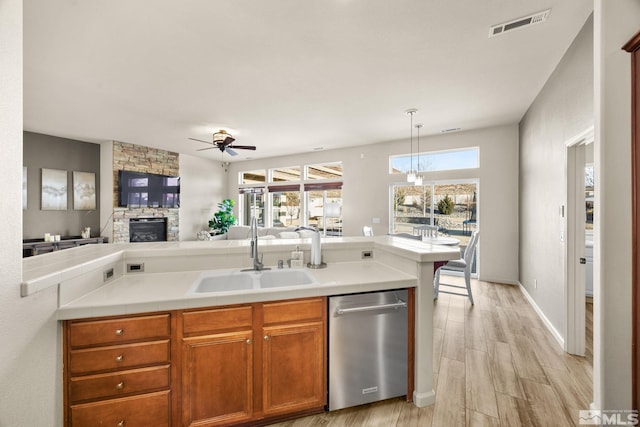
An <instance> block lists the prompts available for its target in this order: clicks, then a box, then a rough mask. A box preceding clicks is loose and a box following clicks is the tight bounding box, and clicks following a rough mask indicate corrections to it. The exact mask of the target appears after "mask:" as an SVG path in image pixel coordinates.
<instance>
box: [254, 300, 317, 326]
mask: <svg viewBox="0 0 640 427" xmlns="http://www.w3.org/2000/svg"><path fill="white" fill-rule="evenodd" d="M262 310H263V311H262V313H263V316H264V317H263V324H265V325H268V324H273V323H286V322H293V321H301V320H319V319H322V318H323V316H324V313H325V311H326V310H327V307H326V302H325V299H324V298H307V299H301V300H295V301H283V302H273V303H264V304H263V309H262Z"/></svg>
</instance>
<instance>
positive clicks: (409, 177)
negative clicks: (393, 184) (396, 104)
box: [405, 108, 418, 183]
mask: <svg viewBox="0 0 640 427" xmlns="http://www.w3.org/2000/svg"><path fill="white" fill-rule="evenodd" d="M417 112H418V110H417V109H415V108H409V109H408V110H407V111H405V113H406V114H408V115H409V121H410V128H409V129H410V131H411V134H410V135H411V136H410V141H411V165H410V166H409V172H407V182H411V183H415V181H416V173H415V171H414V170H413V115H414V114H415V113H417Z"/></svg>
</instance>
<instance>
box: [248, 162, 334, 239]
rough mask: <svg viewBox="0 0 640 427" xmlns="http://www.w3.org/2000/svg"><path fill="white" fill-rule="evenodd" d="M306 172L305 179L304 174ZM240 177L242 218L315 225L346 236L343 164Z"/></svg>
mask: <svg viewBox="0 0 640 427" xmlns="http://www.w3.org/2000/svg"><path fill="white" fill-rule="evenodd" d="M301 171H304V177H303V176H302V174H301ZM265 172H266V169H259V170H252V171H244V172H240V174H239V182H240V188H239V190H238V192H239V208H238V210H239V217H240V223H241V224H245V225H247V224H249V223H250V221H251V218H252V217H253V216H256V218H258V223H259V224H260V225H263V226H280V227H282V226H285V227H291V226H293V227H299V226H313V227H317V228H318V230H320V231H321V233H322V234H323V235H334V236H340V235H342V163H341V162H330V163H321V164H316V165H305V166H303V167H300V166H288V167H276V168H271V169H269V170H268V174H266V173H265Z"/></svg>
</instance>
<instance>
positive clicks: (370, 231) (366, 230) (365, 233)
mask: <svg viewBox="0 0 640 427" xmlns="http://www.w3.org/2000/svg"><path fill="white" fill-rule="evenodd" d="M362 235H363V236H373V228H371V227H370V226H368V225H365V226H364V227H362Z"/></svg>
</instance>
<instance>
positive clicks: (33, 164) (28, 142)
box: [22, 132, 100, 239]
mask: <svg viewBox="0 0 640 427" xmlns="http://www.w3.org/2000/svg"><path fill="white" fill-rule="evenodd" d="M23 138H24V143H23V165H24V166H26V167H27V209H26V210H23V211H22V214H23V215H22V218H23V221H22V236H23V237H22V238H23V239H36V238H42V237H43V235H44V233H51V234H60V235H61V236H79V235H80V232H81V231H82V229H84V228H85V227H91V235H92V236H98V235H99V228H100V195H99V192H100V145H98V144H92V143H88V142H82V141H76V140H73V139H66V138H59V137H56V136H51V135H43V134H40V133H33V132H24V133H23ZM42 168H45V169H58V170H65V171H67V210H60V211H53V210H42V206H41V176H42ZM73 171H78V172H93V173H95V174H96V209H95V210H91V211H87V210H74V209H73V178H72V177H73Z"/></svg>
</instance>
